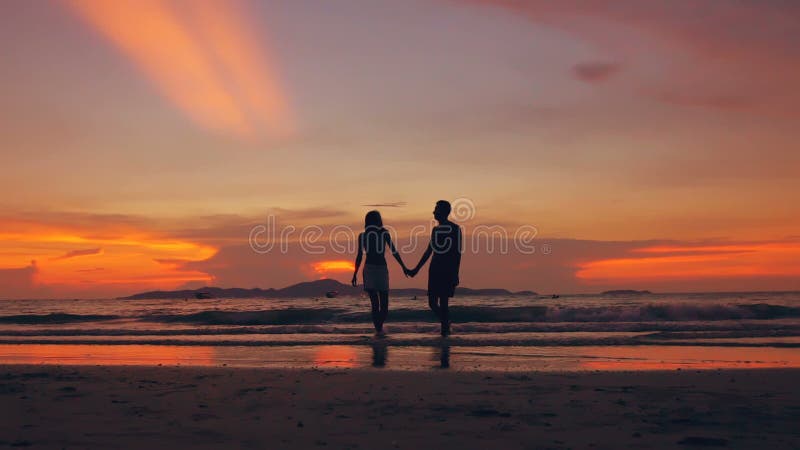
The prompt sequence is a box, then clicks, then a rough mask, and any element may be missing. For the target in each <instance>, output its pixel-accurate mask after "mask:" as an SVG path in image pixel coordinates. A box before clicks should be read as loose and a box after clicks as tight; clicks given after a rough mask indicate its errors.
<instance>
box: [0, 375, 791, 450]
mask: <svg viewBox="0 0 800 450" xmlns="http://www.w3.org/2000/svg"><path fill="white" fill-rule="evenodd" d="M798 376H800V370H718V371H699V372H697V371H685V370H684V371H673V372H604V373H526V374H520V373H492V372H451V371H445V370H431V371H422V372H401V371H390V370H384V371H365V370H278V369H268V370H266V369H231V368H201V367H125V366H119V367H109V366H94V367H89V366H71V367H70V366H30V365H6V366H0V403H1V404H2V408H1V410H2V411H3V416H4V419H3V420H2V421H0V446H13V447H30V448H184V447H192V448H342V449H344V448H352V449H356V448H360V449H372V448H388V449H392V448H414V449H421V448H439V449H441V448H448V447H453V448H481V449H483V448H496V449H514V448H519V449H528V448H530V449H532V448H675V447H678V448H693V447H698V448H700V447H702V448H708V447H712V448H713V447H722V448H798V447H800V427H798V424H800V389H798V387H797V380H798Z"/></svg>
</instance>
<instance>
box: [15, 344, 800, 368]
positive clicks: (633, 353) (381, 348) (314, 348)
mask: <svg viewBox="0 0 800 450" xmlns="http://www.w3.org/2000/svg"><path fill="white" fill-rule="evenodd" d="M389 347H391V350H390V348H389ZM390 351H391V355H392V357H391V358H389V352H390ZM0 364H63V365H109V366H112V365H141V366H156V365H172V366H175V365H183V366H228V367H264V368H296V369H302V368H312V367H317V368H330V369H371V368H386V369H391V370H431V369H434V368H436V369H450V370H456V371H461V370H467V371H483V370H499V371H586V370H604V371H619V370H633V371H649V370H675V369H679V368H683V369H730V368H737V369H748V368H800V348H773V347H752V348H750V347H690V346H656V345H648V346H629V347H624V346H582V347H520V346H516V347H515V346H505V347H489V346H487V347H459V346H451V345H450V343H449V342H446V341H444V342H439V343H437V345H434V346H428V347H419V346H411V347H410V346H402V345H392V344H391V341H388V342H387V341H384V340H379V341H368V342H364V343H363V344H361V345H341V344H339V345H296V346H193V345H188V346H181V345H87V344H24V345H18V344H0Z"/></svg>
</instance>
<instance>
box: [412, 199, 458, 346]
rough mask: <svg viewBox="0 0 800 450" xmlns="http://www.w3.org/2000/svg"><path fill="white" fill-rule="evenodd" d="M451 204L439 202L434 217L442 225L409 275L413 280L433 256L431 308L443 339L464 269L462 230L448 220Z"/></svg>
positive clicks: (436, 228)
mask: <svg viewBox="0 0 800 450" xmlns="http://www.w3.org/2000/svg"><path fill="white" fill-rule="evenodd" d="M449 215H450V202H448V201H446V200H439V201H438V202H436V208H435V209H434V210H433V217H434V218H435V219H436V221H437V222H439V225H437V226H436V227H434V228H433V231H431V242H430V244H429V245H428V248H427V249H426V250H425V254H424V255H422V259H420V260H419V264H417V267H415V268H414V269H412V270H408V271H407V274H408V275H411V276H412V277H413V276H415V275H416V274H417V272H419V269H420V268H421V267H422V266H424V265H425V263H426V262H427V261H428V258H430V257H431V255H433V259H431V265H430V267H429V269H428V306H430V308H431V310H432V311H433V312H434V313H435V314H436V317H438V318H439V322H440V323H441V324H442V336H447V335H449V334H450V311H449V307H448V306H449V305H448V303H449V301H450V297H452V296H453V295H454V294H455V290H456V286H458V282H459V280H458V269H459V268H460V266H461V227H459V226H458V225H456V224H455V223H453V222H451V221H450V220H449V219H448V216H449Z"/></svg>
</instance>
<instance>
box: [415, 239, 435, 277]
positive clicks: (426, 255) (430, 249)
mask: <svg viewBox="0 0 800 450" xmlns="http://www.w3.org/2000/svg"><path fill="white" fill-rule="evenodd" d="M431 253H433V234H431V241H430V242H429V243H428V248H426V249H425V253H423V254H422V258H421V259H420V260H419V263H417V267H414V268H413V269H411V276H412V277H413V276H415V275H416V274H417V272H419V269H421V268H422V266H424V265H425V263H426V262H428V258H430V257H431Z"/></svg>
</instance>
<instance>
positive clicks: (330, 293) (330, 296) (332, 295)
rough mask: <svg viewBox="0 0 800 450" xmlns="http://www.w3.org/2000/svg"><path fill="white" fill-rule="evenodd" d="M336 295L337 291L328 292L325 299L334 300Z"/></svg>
mask: <svg viewBox="0 0 800 450" xmlns="http://www.w3.org/2000/svg"><path fill="white" fill-rule="evenodd" d="M337 295H339V291H328V292H326V293H325V297H328V298H336V296H337Z"/></svg>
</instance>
